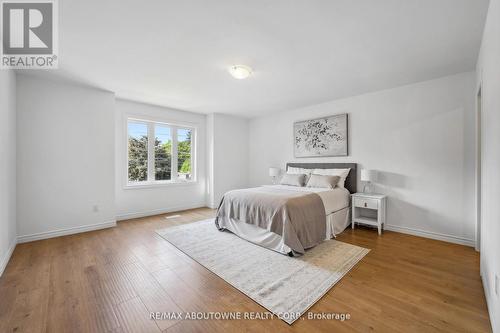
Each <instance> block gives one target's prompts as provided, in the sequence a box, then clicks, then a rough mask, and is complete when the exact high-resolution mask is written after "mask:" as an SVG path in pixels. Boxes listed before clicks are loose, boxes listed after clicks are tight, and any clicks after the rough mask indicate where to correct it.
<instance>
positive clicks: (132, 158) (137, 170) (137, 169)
mask: <svg viewBox="0 0 500 333" xmlns="http://www.w3.org/2000/svg"><path fill="white" fill-rule="evenodd" d="M128 179H129V181H135V182H137V181H145V180H147V179H148V138H147V137H146V136H142V137H141V138H140V139H137V138H133V137H129V138H128Z"/></svg>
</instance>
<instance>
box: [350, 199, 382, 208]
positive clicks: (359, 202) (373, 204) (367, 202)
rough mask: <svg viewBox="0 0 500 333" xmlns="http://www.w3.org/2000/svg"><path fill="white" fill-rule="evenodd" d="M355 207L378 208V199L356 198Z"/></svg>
mask: <svg viewBox="0 0 500 333" xmlns="http://www.w3.org/2000/svg"><path fill="white" fill-rule="evenodd" d="M354 206H355V207H363V208H370V209H378V200H376V199H369V198H354Z"/></svg>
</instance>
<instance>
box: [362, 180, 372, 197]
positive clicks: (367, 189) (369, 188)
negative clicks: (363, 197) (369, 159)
mask: <svg viewBox="0 0 500 333" xmlns="http://www.w3.org/2000/svg"><path fill="white" fill-rule="evenodd" d="M363 193H367V194H369V193H373V188H372V184H371V182H368V183H366V184H365V186H364V187H363Z"/></svg>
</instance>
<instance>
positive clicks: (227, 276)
mask: <svg viewBox="0 0 500 333" xmlns="http://www.w3.org/2000/svg"><path fill="white" fill-rule="evenodd" d="M157 233H158V234H159V235H160V236H161V237H163V238H164V239H166V240H167V241H169V242H170V243H172V244H173V245H174V246H176V247H177V248H178V249H180V250H181V251H182V252H184V253H185V254H187V255H188V256H190V257H191V258H193V259H194V260H196V261H197V262H198V263H200V264H201V265H203V266H205V267H206V268H208V269H209V270H210V271H212V272H214V273H215V274H217V275H218V276H219V277H221V278H222V279H224V280H225V281H226V282H228V283H229V284H231V285H232V286H233V287H235V288H237V289H238V290H240V291H241V292H242V293H244V294H245V295H247V296H248V297H250V298H251V299H253V300H254V301H255V302H257V303H258V304H260V305H262V306H263V307H265V308H266V309H267V310H269V311H270V312H272V313H274V314H275V315H276V316H278V317H279V318H281V319H283V320H284V321H285V322H287V323H288V324H290V325H291V324H292V323H293V322H294V321H295V320H297V319H298V318H299V317H300V316H301V315H302V314H304V313H305V312H306V311H307V310H308V309H309V308H310V307H311V306H313V305H314V303H316V302H317V301H318V300H319V299H320V298H321V297H322V296H323V295H324V294H325V293H326V292H327V291H328V290H330V288H332V287H333V286H334V285H335V284H336V283H337V282H338V281H339V280H340V279H341V278H342V277H343V276H344V275H345V274H346V273H347V272H349V270H350V269H351V268H353V267H354V265H356V263H357V262H358V261H359V260H361V259H362V258H363V257H364V256H365V255H366V254H367V253H368V252H369V250H367V249H365V248H362V247H359V246H355V245H351V244H347V243H342V242H339V241H336V240H329V241H325V242H323V243H321V244H320V245H318V246H316V247H315V248H313V249H310V250H308V251H307V252H306V254H304V255H303V256H300V257H295V258H291V257H288V256H286V255H283V254H280V253H277V252H274V251H271V250H268V249H266V248H263V247H261V246H258V245H255V244H253V243H250V242H248V241H246V240H243V239H241V238H239V237H238V236H236V235H234V234H232V233H230V232H227V231H224V232H221V231H219V230H217V228H216V227H215V224H214V219H209V220H203V221H199V222H195V223H190V224H185V225H179V226H174V227H170V228H166V229H162V230H158V231H157Z"/></svg>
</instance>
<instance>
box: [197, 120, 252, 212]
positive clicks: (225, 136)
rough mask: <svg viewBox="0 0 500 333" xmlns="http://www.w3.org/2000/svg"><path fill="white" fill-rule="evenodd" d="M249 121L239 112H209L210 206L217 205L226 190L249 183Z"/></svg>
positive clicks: (243, 186)
mask: <svg viewBox="0 0 500 333" xmlns="http://www.w3.org/2000/svg"><path fill="white" fill-rule="evenodd" d="M248 123H249V121H248V119H246V118H242V117H237V116H229V115H225V114H219V113H214V114H210V115H209V116H208V135H207V142H208V145H209V151H210V155H209V158H208V160H209V162H208V165H209V166H208V170H209V174H210V181H209V188H208V206H209V207H212V208H216V207H217V206H218V205H219V202H220V200H221V199H222V196H223V195H224V193H225V192H227V191H229V190H234V189H238V188H245V187H248V167H249V166H248V144H249V141H248V140H249V137H248Z"/></svg>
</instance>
